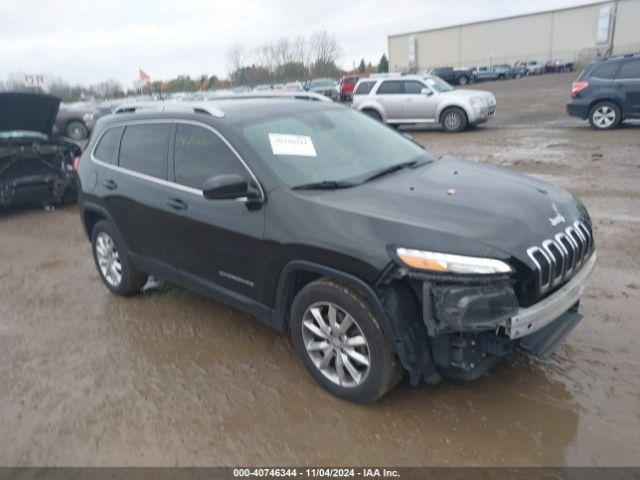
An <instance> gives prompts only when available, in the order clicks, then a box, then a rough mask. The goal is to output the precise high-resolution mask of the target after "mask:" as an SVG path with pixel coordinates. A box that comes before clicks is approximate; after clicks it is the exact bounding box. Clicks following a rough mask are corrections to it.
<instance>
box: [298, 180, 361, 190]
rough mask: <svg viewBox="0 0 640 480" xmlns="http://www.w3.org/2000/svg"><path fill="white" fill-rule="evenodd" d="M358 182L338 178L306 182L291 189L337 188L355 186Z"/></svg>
mask: <svg viewBox="0 0 640 480" xmlns="http://www.w3.org/2000/svg"><path fill="white" fill-rule="evenodd" d="M356 185H357V184H355V183H351V182H344V181H337V180H323V181H321V182H312V183H305V184H303V185H297V186H295V187H292V188H291V190H337V189H338V188H349V187H354V186H356Z"/></svg>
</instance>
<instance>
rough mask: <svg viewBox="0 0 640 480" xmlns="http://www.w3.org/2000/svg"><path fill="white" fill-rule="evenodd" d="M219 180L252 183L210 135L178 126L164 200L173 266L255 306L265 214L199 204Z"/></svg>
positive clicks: (239, 205) (228, 204)
mask: <svg viewBox="0 0 640 480" xmlns="http://www.w3.org/2000/svg"><path fill="white" fill-rule="evenodd" d="M220 174H238V175H241V176H243V177H245V178H246V179H247V180H248V181H251V182H253V181H254V179H253V178H252V176H251V174H250V172H249V171H248V169H247V168H246V167H245V166H244V165H243V163H242V161H241V160H240V159H239V157H238V156H237V155H236V154H235V153H234V152H233V151H232V150H231V148H230V147H229V145H228V144H227V143H226V141H225V140H224V139H223V138H222V137H221V135H220V134H219V133H217V132H216V131H215V130H214V129H212V128H211V127H208V126H204V125H200V124H198V125H196V124H191V123H177V124H176V128H175V140H174V155H173V161H172V162H170V173H169V184H168V186H167V192H166V196H165V209H166V211H167V216H168V218H169V221H168V222H167V230H168V233H169V235H170V238H171V248H172V250H173V264H174V266H175V267H177V268H179V269H180V270H181V271H182V272H184V273H186V274H189V275H191V276H193V277H196V279H197V280H198V281H200V282H205V283H207V284H215V286H219V287H222V288H224V289H227V290H231V291H233V292H236V293H239V294H241V295H243V296H245V297H249V298H251V299H254V300H259V297H260V295H259V293H260V288H261V284H260V283H261V279H262V277H263V274H264V265H265V261H264V258H265V256H264V255H262V254H261V251H262V249H263V248H264V245H263V243H264V242H263V237H264V221H265V220H264V208H262V206H261V205H259V206H257V207H256V206H255V205H252V204H249V203H246V202H243V201H239V200H208V199H206V198H204V196H203V194H202V186H203V184H204V182H205V181H206V180H207V179H208V178H210V177H212V176H215V175H220ZM254 183H255V182H254Z"/></svg>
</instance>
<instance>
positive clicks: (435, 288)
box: [391, 251, 596, 383]
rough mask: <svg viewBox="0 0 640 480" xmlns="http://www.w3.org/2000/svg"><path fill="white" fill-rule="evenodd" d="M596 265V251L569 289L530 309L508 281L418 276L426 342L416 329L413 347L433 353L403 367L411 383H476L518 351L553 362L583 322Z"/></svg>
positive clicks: (416, 288) (414, 283)
mask: <svg viewBox="0 0 640 480" xmlns="http://www.w3.org/2000/svg"><path fill="white" fill-rule="evenodd" d="M595 264H596V252H595V251H594V252H593V253H592V254H591V256H590V257H589V259H588V260H587V261H586V262H585V263H584V264H583V266H582V268H581V269H580V270H579V271H578V272H577V273H576V274H575V275H574V277H573V278H572V279H571V280H570V281H569V282H568V283H566V284H565V285H564V286H562V287H561V288H559V289H558V290H557V291H555V292H554V293H553V294H551V295H549V296H548V297H546V298H544V299H543V300H541V301H539V302H537V303H535V304H533V305H532V306H530V307H520V306H519V305H518V301H517V298H516V295H515V293H514V290H513V286H512V284H511V282H510V280H509V279H508V277H504V278H498V279H493V280H492V281H482V280H480V279H477V278H476V279H475V280H473V281H470V282H464V281H460V280H458V281H456V279H448V280H447V281H444V282H443V281H434V279H433V278H430V277H428V276H422V275H413V276H412V278H411V280H412V286H413V290H414V291H415V292H416V293H417V294H418V297H421V300H422V322H421V323H422V326H421V327H422V329H423V332H424V333H423V334H422V336H424V337H426V338H427V341H426V342H423V341H422V340H421V339H420V338H419V337H420V336H421V335H420V333H419V332H418V326H417V325H415V324H414V325H413V327H412V328H413V332H412V335H411V341H412V342H413V344H412V347H413V350H414V351H418V352H421V351H422V350H421V349H423V350H428V351H423V352H422V353H421V355H414V356H413V358H414V361H412V362H408V361H403V365H404V366H405V368H407V370H408V371H409V373H410V377H411V380H412V382H413V383H416V382H417V381H418V379H419V377H420V376H422V377H424V379H425V380H426V381H427V382H430V383H433V382H436V381H438V380H439V379H440V377H442V376H444V377H448V378H454V379H458V380H474V379H476V378H478V377H479V376H481V375H483V374H484V373H486V372H487V371H488V370H489V369H490V368H491V367H493V366H494V365H495V364H497V363H498V362H499V361H500V360H502V359H503V358H505V357H506V356H508V355H509V354H510V353H511V352H512V351H513V350H514V348H519V349H521V350H524V351H525V352H527V353H528V354H531V355H535V356H539V357H543V358H546V357H548V356H549V355H551V354H552V353H553V352H554V351H555V350H556V349H557V348H558V346H559V345H560V344H561V343H562V341H563V340H564V339H565V338H566V336H567V335H568V334H569V332H571V330H572V329H573V328H574V327H575V326H576V325H577V324H578V322H579V321H580V320H581V319H582V315H581V314H580V313H578V304H579V301H580V297H581V296H582V294H583V292H584V290H585V288H586V286H587V284H588V282H589V279H590V278H591V275H592V274H593V271H594V268H595ZM391 310H393V309H391ZM405 316H406V313H405ZM396 318H397V317H396ZM405 338H406V339H407V340H406V341H405V343H408V336H406V335H405ZM423 345H424V347H422V346H423ZM403 348H406V346H403ZM400 358H401V360H402V355H400Z"/></svg>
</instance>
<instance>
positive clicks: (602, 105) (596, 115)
mask: <svg viewBox="0 0 640 480" xmlns="http://www.w3.org/2000/svg"><path fill="white" fill-rule="evenodd" d="M621 121H622V112H621V111H620V107H618V105H616V104H615V103H613V102H599V103H596V104H595V105H594V106H593V108H592V109H591V111H590V112H589V123H590V124H591V126H592V127H593V128H594V129H596V130H611V129H614V128H616V127H617V126H618V125H620V122H621Z"/></svg>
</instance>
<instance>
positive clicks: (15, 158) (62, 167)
mask: <svg viewBox="0 0 640 480" xmlns="http://www.w3.org/2000/svg"><path fill="white" fill-rule="evenodd" d="M79 153H80V150H79V148H78V147H77V146H75V145H71V144H60V145H58V144H39V143H33V144H26V145H25V144H17V145H2V146H0V206H4V205H17V204H23V203H41V204H43V205H46V206H48V205H54V204H58V203H62V204H64V203H69V202H71V201H75V199H76V198H77V177H76V172H75V170H74V168H73V158H74V156H77V155H79Z"/></svg>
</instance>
